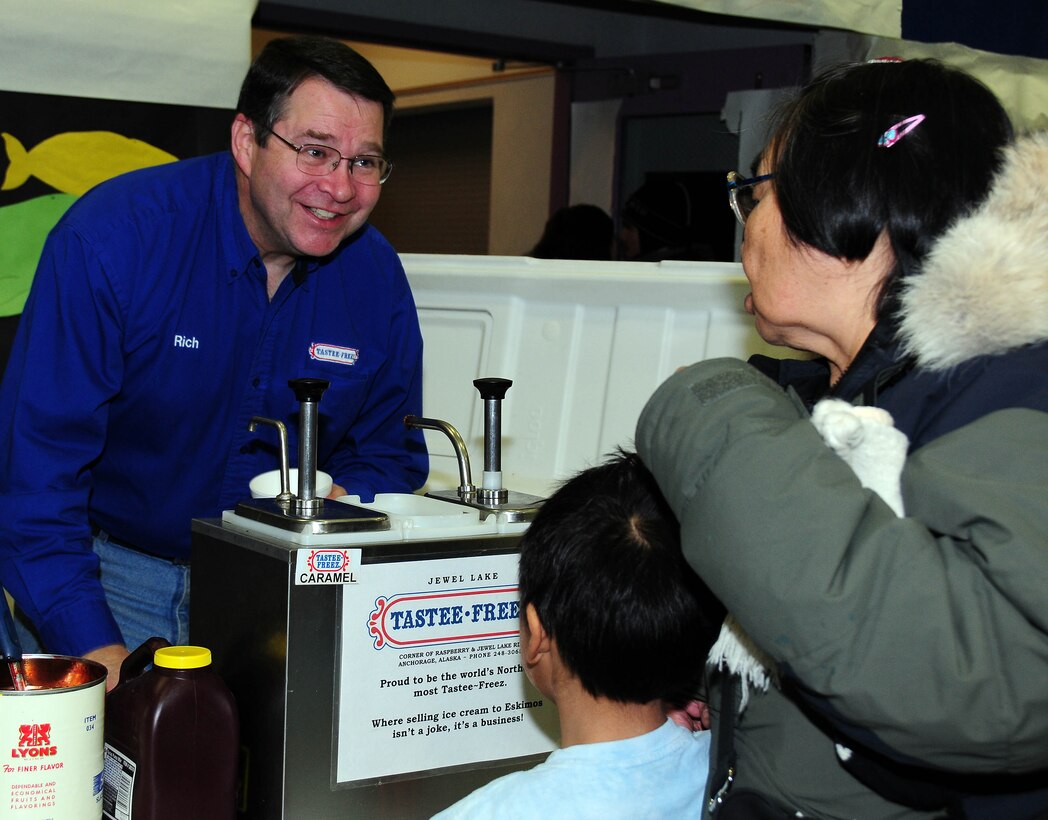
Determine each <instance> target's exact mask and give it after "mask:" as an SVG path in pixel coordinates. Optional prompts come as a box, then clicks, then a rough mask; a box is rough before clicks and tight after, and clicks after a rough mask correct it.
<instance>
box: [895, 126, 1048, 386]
mask: <svg viewBox="0 0 1048 820" xmlns="http://www.w3.org/2000/svg"><path fill="white" fill-rule="evenodd" d="M901 313H902V321H901V323H900V332H899V333H900V338H901V340H902V343H903V347H904V349H905V350H906V352H907V353H911V354H914V355H915V356H916V357H917V361H918V364H919V365H920V366H921V367H925V368H929V369H932V370H943V369H946V368H949V367H952V366H954V365H957V364H960V363H961V362H964V361H967V360H968V359H971V358H974V357H975V356H981V355H986V354H996V353H1005V352H1007V351H1009V350H1013V349H1015V348H1018V347H1022V346H1023V345H1026V344H1030V343H1032V342H1038V341H1043V340H1046V339H1048V133H1040V134H1035V135H1031V136H1027V137H1023V138H1020V139H1018V140H1017V141H1016V142H1015V143H1014V144H1012V145H1011V146H1009V148H1008V149H1007V150H1006V152H1005V157H1004V163H1003V165H1002V167H1001V170H1000V172H999V173H998V175H997V178H996V180H995V181H994V184H993V188H992V190H991V191H990V195H989V197H988V198H987V199H986V201H985V202H984V203H983V204H982V206H981V207H980V208H978V210H976V211H975V212H974V213H972V214H971V215H970V216H968V217H965V218H964V219H962V220H960V221H959V222H957V223H956V224H955V225H953V226H952V227H951V228H950V229H949V230H948V231H947V232H946V233H945V234H943V236H942V237H941V238H940V239H939V241H938V242H937V243H936V245H935V247H934V248H933V249H932V251H931V253H930V254H929V255H928V258H927V259H926V261H925V264H924V267H923V270H922V272H921V273H920V275H918V276H914V277H913V278H912V279H911V280H910V281H908V282H907V283H906V284H905V286H904V289H903V293H902V311H901Z"/></svg>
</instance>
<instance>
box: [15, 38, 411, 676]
mask: <svg viewBox="0 0 1048 820" xmlns="http://www.w3.org/2000/svg"><path fill="white" fill-rule="evenodd" d="M392 106H393V94H392V92H391V91H390V90H389V88H388V86H387V85H386V83H385V82H384V81H383V80H382V77H381V76H380V75H379V74H378V72H377V71H375V69H374V67H373V66H371V64H370V63H368V62H367V61H366V60H365V59H364V58H363V57H361V56H360V55H358V54H357V53H356V52H354V51H353V50H352V49H350V48H348V47H347V46H344V45H343V44H341V43H338V42H337V41H334V40H327V39H323V38H315V37H296V38H289V39H282V40H275V41H273V42H271V43H270V44H269V45H267V47H266V48H265V49H264V50H263V52H262V53H261V54H260V55H259V57H258V59H257V60H256V61H255V63H254V64H253V65H252V67H251V69H250V71H249V72H248V75H247V77H246V79H245V81H244V85H243V87H242V89H241V94H240V100H239V101H238V103H237V113H236V116H235V119H234V122H233V125H232V140H231V147H232V150H231V152H230V153H229V154H225V153H223V154H218V155H214V156H207V157H201V158H196V159H190V160H185V161H182V162H177V163H173V164H170V165H164V166H159V167H157V168H152V169H146V170H142V171H136V172H133V173H131V174H127V175H124V176H122V177H118V178H116V179H114V180H111V181H109V182H106V183H103V184H102V185H100V186H98V187H97V188H95V189H94V190H93V191H90V192H89V193H87V194H86V195H85V196H84V197H82V198H81V199H80V200H79V201H78V202H77V203H76V204H75V205H74V206H73V207H72V208H71V209H70V210H69V211H68V212H67V214H66V215H65V216H64V217H63V219H62V220H61V222H60V223H59V224H58V225H57V226H56V228H55V229H54V231H53V232H52V234H51V236H50V237H49V239H48V242H47V245H46V247H45V249H44V252H43V255H42V257H41V261H40V266H39V268H38V271H37V273H36V277H35V279H34V284H33V289H32V292H31V294H30V297H29V301H28V302H27V304H26V308H25V312H24V313H23V317H22V321H21V326H20V328H19V332H18V337H17V339H16V342H15V346H14V349H13V352H12V355H11V359H10V362H9V364H8V367H7V370H6V372H5V376H4V381H3V386H2V388H0V440H2V441H3V442H4V443H5V444H4V447H3V448H2V449H0V518H2V520H3V522H4V526H3V528H2V529H0V581H2V582H3V585H4V586H5V587H6V588H7V590H8V591H9V592H10V593H11V595H12V596H13V597H14V599H15V601H16V602H17V604H18V605H19V608H20V610H21V613H24V615H25V616H27V617H28V619H29V620H30V621H31V622H32V624H33V626H34V628H35V632H36V634H37V636H38V637H39V639H40V640H41V643H42V646H43V648H44V649H45V650H46V651H48V652H53V653H58V654H71V655H81V656H85V657H88V658H93V659H96V660H99V661H102V662H103V663H105V664H106V665H107V667H108V668H109V671H110V681H109V682H110V685H112V684H114V683H115V675H116V674H118V671H119V665H120V662H121V661H122V659H123V658H124V657H125V656H126V654H127V647H130V648H134V647H135V646H137V645H138V644H139V643H140V642H141V641H142V640H144V639H145V638H146V637H149V636H150V635H151V634H158V635H161V636H163V637H166V638H168V639H169V640H171V641H172V642H175V643H185V641H186V639H187V637H188V612H187V603H186V602H187V601H188V557H189V546H190V520H191V519H192V518H194V517H200V516H215V515H217V514H219V513H220V512H221V511H222V510H223V509H229V508H231V507H232V506H233V505H235V503H236V502H237V501H238V500H239V499H242V498H245V497H247V496H248V482H249V481H250V479H251V478H252V476H254V475H256V474H258V473H261V472H264V471H266V470H269V469H272V468H274V467H276V466H277V464H278V453H279V448H278V442H277V439H276V434H275V431H273V430H270V429H269V428H266V429H259V430H258V431H257V432H255V433H251V432H249V431H248V424H249V422H250V420H251V418H252V417H253V416H264V417H269V418H276V419H281V420H284V421H285V422H286V423H288V425H289V432H290V433H291V435H290V439H291V444H292V446H294V445H295V443H296V440H297V436H296V435H295V433H296V432H297V429H296V428H297V416H296V415H295V414H296V412H297V410H298V405H297V401H296V400H295V396H294V394H293V392H292V391H291V389H290V388H289V387H288V381H289V379H294V378H300V377H314V378H322V379H325V380H328V381H329V382H330V383H331V386H330V388H329V389H328V390H327V391H326V392H325V393H324V395H323V397H322V399H321V401H320V403H319V405H318V406H319V424H318V427H319V431H318V433H319V436H318V444H317V455H318V466H319V467H320V468H321V469H323V470H325V471H326V472H328V473H330V474H331V475H332V476H333V477H334V481H335V485H336V486H335V487H334V488H333V490H332V493H331V495H332V497H334V496H337V495H341V494H343V493H345V492H350V493H354V494H360V495H361V496H363V497H364V498H370V497H371V496H373V494H374V493H375V492H410V491H412V490H414V489H417V488H418V487H420V486H421V485H422V484H423V483H424V481H425V479H426V475H427V472H428V456H427V454H426V449H425V443H424V441H423V439H422V437H421V434H420V433H419V432H418V431H410V430H408V429H407V428H405V427H404V425H403V422H402V419H403V417H404V416H405V415H407V414H420V413H421V412H422V395H421V393H422V387H421V382H422V374H421V365H422V339H421V334H420V332H419V326H418V318H417V314H416V311H415V305H414V302H413V300H412V296H411V292H410V289H409V287H408V283H407V280H406V277H405V275H404V271H403V268H402V267H401V265H400V261H399V259H398V258H397V255H396V254H395V252H394V251H393V249H392V248H391V247H390V246H389V244H388V243H387V242H386V241H385V239H384V238H383V237H382V236H381V235H380V234H379V233H378V232H377V231H376V230H375V229H374V228H372V227H370V226H369V225H368V224H367V219H368V217H369V215H370V214H371V211H372V209H373V208H374V207H375V204H376V203H377V202H378V198H379V192H380V191H381V188H380V185H381V183H383V182H385V180H386V178H387V177H388V175H389V172H390V170H391V168H392V165H391V163H390V162H389V161H388V160H387V159H386V157H385V155H384V152H383V143H384V137H385V130H386V126H387V124H388V122H389V118H390V114H391V113H392ZM292 459H293V460H294V459H295V454H294V452H293V453H292ZM100 566H101V572H99V567H100Z"/></svg>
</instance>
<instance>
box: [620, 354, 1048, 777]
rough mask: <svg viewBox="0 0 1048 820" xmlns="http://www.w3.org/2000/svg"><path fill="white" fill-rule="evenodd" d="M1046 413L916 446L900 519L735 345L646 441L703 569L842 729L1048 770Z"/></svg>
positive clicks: (662, 408) (1000, 417)
mask: <svg viewBox="0 0 1048 820" xmlns="http://www.w3.org/2000/svg"><path fill="white" fill-rule="evenodd" d="M1045 441H1048V417H1046V416H1045V414H1043V413H1039V412H1035V411H1032V410H1004V411H999V412H997V413H994V414H991V415H989V416H986V417H984V418H983V419H980V420H979V421H978V422H976V423H973V424H971V425H969V426H968V427H965V428H962V429H961V430H957V431H955V432H953V433H951V434H949V435H947V436H944V437H942V438H940V439H938V440H937V441H935V442H933V443H931V444H929V445H927V446H925V447H924V448H922V449H921V450H920V451H918V452H917V453H915V454H912V455H911V456H910V458H909V459H908V460H907V465H906V468H905V471H904V476H903V494H904V500H905V504H906V509H907V517H906V518H898V517H896V515H895V514H894V513H893V512H892V511H891V510H890V509H889V508H888V507H887V505H885V504H884V503H883V502H882V501H881V500H880V499H879V498H878V497H877V496H876V495H875V494H874V493H872V492H871V491H869V490H866V489H863V488H862V486H861V485H860V483H859V481H858V479H856V477H855V476H854V474H853V473H852V472H851V469H850V468H849V467H848V466H847V465H846V464H845V463H844V462H843V461H842V460H840V459H839V458H838V457H837V456H836V455H835V454H834V453H833V452H832V451H831V450H830V449H829V448H828V447H826V446H825V445H824V444H823V442H822V440H821V438H820V437H819V435H818V433H817V432H816V430H815V429H814V427H813V426H812V424H811V423H810V421H809V420H808V418H807V417H806V414H805V413H804V411H803V410H802V409H800V408H798V407H797V405H796V404H795V403H794V402H793V401H792V400H791V399H790V398H789V397H788V396H787V395H786V394H785V393H784V392H783V391H782V390H781V388H779V387H778V386H777V385H775V384H773V383H772V382H771V381H769V380H767V379H765V378H764V377H763V376H762V375H760V374H759V373H758V372H757V371H755V370H754V369H753V368H751V367H750V366H749V365H746V364H744V363H742V362H739V361H737V360H729V359H719V360H711V361H707V362H702V363H700V364H698V365H695V366H693V367H691V368H688V369H687V370H683V371H681V372H679V373H677V374H676V375H674V376H673V377H672V378H671V379H669V380H668V381H667V382H666V383H665V384H664V385H662V387H660V388H659V390H658V391H657V392H656V393H655V395H654V396H653V397H652V399H651V400H650V401H649V403H648V405H647V407H646V408H645V409H644V411H643V413H642V415H641V418H640V421H639V425H638V429H637V437H636V445H637V450H638V452H639V453H640V455H641V457H642V458H643V459H644V460H645V462H646V463H647V464H648V465H649V467H650V468H651V469H652V471H653V472H654V474H655V476H656V478H657V479H658V481H659V484H660V486H661V487H662V489H663V491H664V492H665V494H666V496H667V498H668V500H669V501H670V504H671V505H672V507H673V509H674V510H675V511H676V513H677V515H678V516H679V518H680V520H681V526H682V528H683V538H684V547H685V552H686V554H687V557H688V560H689V561H690V563H691V564H692V566H693V567H694V568H695V569H696V571H697V572H698V573H699V574H700V575H701V576H702V577H703V579H704V580H705V581H706V582H707V583H708V584H709V586H710V588H711V589H712V590H713V591H714V592H715V593H716V594H717V595H718V596H719V597H720V598H721V600H722V601H723V602H724V604H725V605H726V606H727V607H728V609H729V610H730V611H731V612H732V613H734V615H735V616H736V618H738V620H739V621H740V623H741V624H742V626H743V627H744V628H745V629H746V631H747V632H748V633H749V635H750V636H751V637H752V638H753V639H754V640H755V641H756V642H757V643H758V644H759V645H760V646H761V648H763V649H764V650H765V651H766V652H767V653H769V654H770V655H771V656H772V657H773V658H775V659H776V660H777V661H779V662H780V663H781V664H782V666H783V669H784V671H785V672H786V674H787V675H788V676H793V677H794V678H795V679H796V680H797V681H799V682H800V683H801V684H802V685H803V686H804V687H805V688H806V689H807V690H808V691H809V692H811V693H813V694H814V695H815V696H817V697H818V698H819V699H820V700H822V701H823V703H824V704H825V707H826V711H827V713H830V714H833V715H836V716H837V717H838V719H839V722H840V724H841V725H843V726H844V727H845V729H846V730H847V728H848V727H851V728H853V729H854V728H855V727H862V730H861V732H862V734H863V735H865V733H866V731H869V732H872V735H873V736H874V737H875V738H876V740H877V741H879V743H880V744H883V746H882V750H890V751H891V752H892V753H894V754H896V755H897V756H899V757H902V758H915V759H917V760H919V761H923V762H925V763H926V764H929V765H932V766H936V767H942V768H945V769H949V770H955V771H970V772H990V771H994V772H1001V771H1005V772H1020V771H1030V770H1034V769H1037V768H1043V767H1045V766H1046V765H1048V743H1045V740H1044V739H1045V738H1046V737H1048V606H1046V601H1048V592H1046V590H1048V459H1046V458H1045V457H1044V455H1043V447H1042V446H1035V445H1038V443H1043V442H1045Z"/></svg>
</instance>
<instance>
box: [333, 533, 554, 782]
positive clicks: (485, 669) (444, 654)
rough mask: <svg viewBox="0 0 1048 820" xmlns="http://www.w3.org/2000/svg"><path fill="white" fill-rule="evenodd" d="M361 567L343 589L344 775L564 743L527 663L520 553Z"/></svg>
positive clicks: (449, 764) (429, 767) (424, 767)
mask: <svg viewBox="0 0 1048 820" xmlns="http://www.w3.org/2000/svg"><path fill="white" fill-rule="evenodd" d="M363 569H364V571H363V572H362V573H361V575H362V576H363V580H362V582H361V583H360V584H358V585H356V586H353V587H344V590H343V599H342V643H341V653H342V654H341V661H340V685H339V704H338V706H337V711H338V715H337V720H338V741H337V749H338V753H337V763H336V780H337V782H339V783H351V782H358V781H368V780H373V779H376V778H383V779H388V778H390V777H396V776H403V777H410V776H420V775H425V774H429V773H431V772H433V771H436V770H445V769H449V768H454V767H458V766H475V764H478V763H483V762H486V761H497V760H511V759H517V758H523V757H531V756H535V755H541V754H544V753H547V752H550V751H552V750H553V749H554V748H556V745H557V741H556V726H557V718H556V712H555V707H554V706H553V704H552V703H551V702H550V701H548V700H547V699H546V698H544V697H543V696H542V695H541V694H540V693H539V692H538V691H537V690H536V689H535V688H534V687H533V686H532V685H531V683H530V682H529V681H528V680H527V677H526V676H525V674H524V670H523V667H522V665H521V659H520V611H519V603H518V595H517V555H516V554H515V553H513V554H505V555H482V556H469V557H462V558H452V559H441V560H433V561H404V562H393V563H386V564H368V565H367V566H366V567H364V568H363Z"/></svg>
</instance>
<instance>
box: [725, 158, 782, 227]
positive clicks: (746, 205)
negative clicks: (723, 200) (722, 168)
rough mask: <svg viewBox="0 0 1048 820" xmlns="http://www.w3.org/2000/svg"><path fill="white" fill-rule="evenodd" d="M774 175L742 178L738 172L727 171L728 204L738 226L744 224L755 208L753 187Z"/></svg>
mask: <svg viewBox="0 0 1048 820" xmlns="http://www.w3.org/2000/svg"><path fill="white" fill-rule="evenodd" d="M774 176H775V174H761V175H760V176H759V177H750V178H748V179H747V178H744V177H741V176H739V172H738V171H728V204H729V205H730V206H731V209H732V211H733V212H734V213H735V218H736V219H737V220H739V224H740V225H745V224H746V218H747V217H748V216H749V215H750V214H751V213H752V212H753V209H754V208H755V207H757V200H756V199H754V197H753V186H754V185H756V184H757V183H759V182H764V181H765V180H769V179H771V178H772V177H774Z"/></svg>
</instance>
